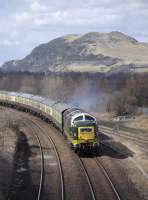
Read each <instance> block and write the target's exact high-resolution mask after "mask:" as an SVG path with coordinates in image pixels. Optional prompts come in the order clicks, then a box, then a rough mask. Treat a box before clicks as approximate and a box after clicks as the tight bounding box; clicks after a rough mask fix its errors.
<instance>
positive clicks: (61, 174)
mask: <svg viewBox="0 0 148 200" xmlns="http://www.w3.org/2000/svg"><path fill="white" fill-rule="evenodd" d="M29 120H30V121H31V122H32V123H33V124H35V125H36V126H37V127H38V128H39V129H40V130H41V131H42V132H43V133H44V135H46V137H47V138H48V139H49V141H50V142H51V143H52V145H53V148H54V151H55V154H56V158H57V161H58V166H59V171H60V182H61V200H64V199H65V191H64V175H63V169H62V163H61V159H60V155H59V153H58V150H57V147H56V144H55V142H54V140H53V139H52V137H51V136H49V135H47V134H46V133H45V131H44V129H43V128H42V127H41V126H40V125H39V124H37V123H36V122H35V121H34V120H32V119H29Z"/></svg>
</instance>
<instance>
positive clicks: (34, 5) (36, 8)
mask: <svg viewBox="0 0 148 200" xmlns="http://www.w3.org/2000/svg"><path fill="white" fill-rule="evenodd" d="M30 10H31V11H33V12H43V11H47V6H45V5H42V4H41V3H39V2H38V1H33V2H32V3H31V4H30Z"/></svg>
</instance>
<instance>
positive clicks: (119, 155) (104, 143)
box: [79, 133, 134, 159]
mask: <svg viewBox="0 0 148 200" xmlns="http://www.w3.org/2000/svg"><path fill="white" fill-rule="evenodd" d="M99 139H100V146H99V149H98V151H97V152H87V151H85V152H80V153H79V155H80V156H81V157H96V156H99V157H101V156H109V157H112V158H115V159H126V158H128V157H133V154H134V153H133V152H132V151H131V150H130V149H129V148H127V147H126V146H125V145H123V144H122V143H121V142H116V141H114V140H113V139H112V138H111V137H109V136H108V135H105V134H103V133H100V134H99Z"/></svg>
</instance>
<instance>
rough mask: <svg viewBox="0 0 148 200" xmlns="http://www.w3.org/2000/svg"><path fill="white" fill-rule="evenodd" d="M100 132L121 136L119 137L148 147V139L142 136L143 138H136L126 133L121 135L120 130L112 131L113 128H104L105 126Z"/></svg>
mask: <svg viewBox="0 0 148 200" xmlns="http://www.w3.org/2000/svg"><path fill="white" fill-rule="evenodd" d="M100 130H101V132H102V133H105V134H109V135H114V136H115V135H116V136H119V137H122V138H125V139H129V140H132V141H135V142H136V143H141V144H147V145H148V139H147V137H144V136H141V137H140V136H135V135H134V136H132V135H131V134H128V133H126V132H122V133H121V132H120V131H119V130H115V129H111V128H108V127H103V126H101V127H100Z"/></svg>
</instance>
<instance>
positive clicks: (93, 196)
mask: <svg viewBox="0 0 148 200" xmlns="http://www.w3.org/2000/svg"><path fill="white" fill-rule="evenodd" d="M79 161H80V164H81V167H82V169H83V171H84V174H85V176H86V180H87V182H88V185H89V188H90V193H91V197H92V200H96V195H95V191H94V189H93V185H92V183H91V180H90V177H89V174H88V172H87V170H86V167H85V165H84V162H83V160H82V159H81V158H79Z"/></svg>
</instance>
